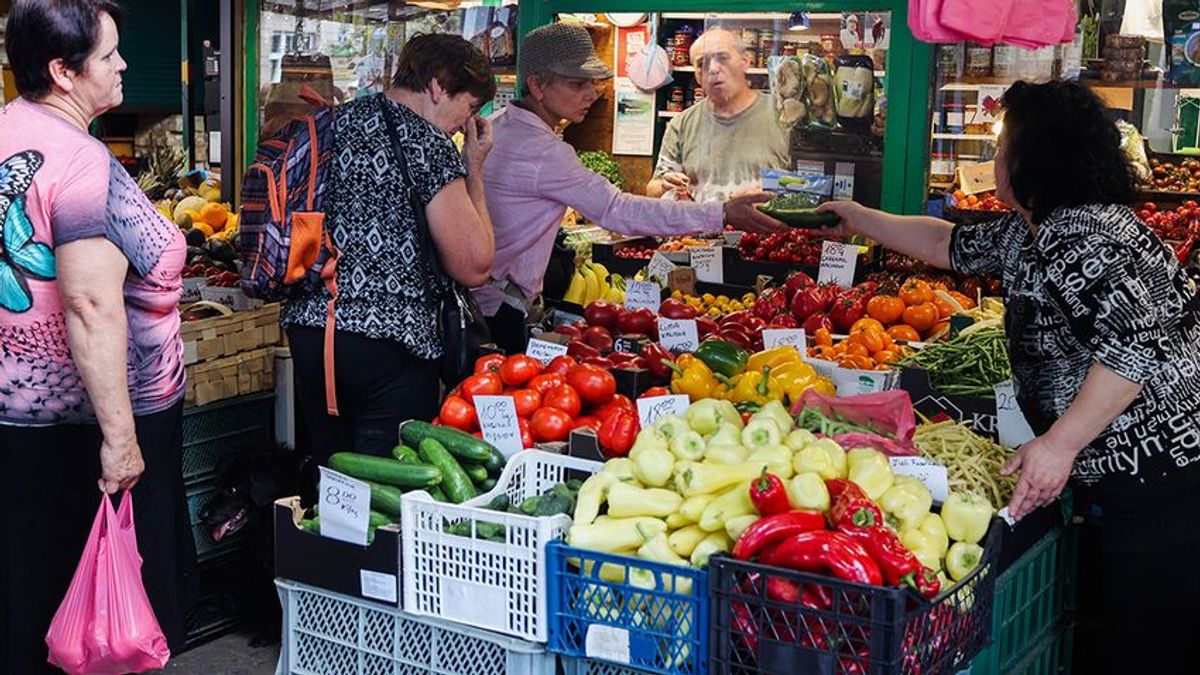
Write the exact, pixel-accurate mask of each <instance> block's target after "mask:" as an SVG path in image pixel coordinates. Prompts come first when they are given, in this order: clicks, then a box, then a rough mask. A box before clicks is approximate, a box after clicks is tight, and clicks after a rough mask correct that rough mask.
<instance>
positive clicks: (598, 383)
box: [567, 365, 617, 404]
mask: <svg viewBox="0 0 1200 675" xmlns="http://www.w3.org/2000/svg"><path fill="white" fill-rule="evenodd" d="M567 384H569V385H571V386H572V387H575V389H576V391H578V392H579V398H581V399H583V400H584V401H587V402H588V403H592V404H601V403H608V402H609V401H611V400H612V397H613V395H614V394H616V393H617V380H616V379H615V378H614V377H613V374H612V373H610V372H608V371H607V370H605V369H604V368H601V367H599V366H591V365H578V366H575V367H574V368H572V369H571V370H570V371H569V372H568V373H567Z"/></svg>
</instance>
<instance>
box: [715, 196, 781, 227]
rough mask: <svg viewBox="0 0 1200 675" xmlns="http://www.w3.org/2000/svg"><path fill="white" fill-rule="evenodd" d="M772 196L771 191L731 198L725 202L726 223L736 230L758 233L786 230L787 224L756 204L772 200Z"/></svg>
mask: <svg viewBox="0 0 1200 675" xmlns="http://www.w3.org/2000/svg"><path fill="white" fill-rule="evenodd" d="M771 197H772V195H771V193H769V192H750V193H747V194H742V195H738V196H737V197H732V198H730V200H729V201H727V202H725V224H726V225H729V226H730V227H732V228H734V229H736V230H743V231H745V232H756V233H758V234H771V233H772V232H782V231H783V230H786V229H787V225H785V224H784V223H781V222H780V221H778V220H776V219H775V218H772V217H771V216H768V215H767V214H765V213H763V212H762V211H760V210H759V209H757V208H756V207H755V205H756V204H763V203H766V202H769V201H771Z"/></svg>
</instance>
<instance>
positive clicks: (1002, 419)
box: [995, 380, 1036, 448]
mask: <svg viewBox="0 0 1200 675" xmlns="http://www.w3.org/2000/svg"><path fill="white" fill-rule="evenodd" d="M995 390H996V431H997V435H998V436H999V437H1000V445H1003V446H1004V447H1006V448H1019V447H1021V446H1022V445H1025V444H1026V443H1028V442H1029V441H1032V440H1033V439H1034V437H1035V436H1036V434H1034V433H1033V429H1032V428H1031V427H1030V426H1029V421H1028V420H1026V419H1025V413H1023V412H1021V406H1020V404H1018V403H1017V392H1016V389H1015V387H1013V382H1012V380H1005V381H1004V382H1001V383H1000V384H997V385H996V387H995Z"/></svg>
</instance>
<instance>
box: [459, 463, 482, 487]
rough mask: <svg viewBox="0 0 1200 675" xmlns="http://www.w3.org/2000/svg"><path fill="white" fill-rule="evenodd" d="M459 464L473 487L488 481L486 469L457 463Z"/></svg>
mask: <svg viewBox="0 0 1200 675" xmlns="http://www.w3.org/2000/svg"><path fill="white" fill-rule="evenodd" d="M459 464H460V465H461V466H462V469H463V471H464V472H466V474H467V478H470V479H471V482H472V483H474V484H475V485H479V484H480V483H482V482H483V481H485V480H487V479H488V472H487V469H485V468H483V467H482V466H479V465H478V464H470V463H467V462H459Z"/></svg>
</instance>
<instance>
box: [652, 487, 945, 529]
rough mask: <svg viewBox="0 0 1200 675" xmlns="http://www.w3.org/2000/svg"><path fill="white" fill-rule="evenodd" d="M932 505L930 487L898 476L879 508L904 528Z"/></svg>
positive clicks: (920, 518)
mask: <svg viewBox="0 0 1200 675" xmlns="http://www.w3.org/2000/svg"><path fill="white" fill-rule="evenodd" d="M931 506H933V495H932V494H931V493H930V492H929V488H927V487H925V484H924V483H922V482H921V481H920V480H918V479H916V478H913V477H912V476H896V479H895V480H894V481H893V482H892V487H890V488H888V490H887V492H885V493H883V496H882V497H880V498H879V508H881V509H883V511H884V512H885V513H889V514H891V515H893V516H896V518H898V519H899V520H900V523H901V526H902V527H903V528H911V527H915V526H918V525H920V524H921V522H922V521H923V520H925V516H926V515H928V513H929V508H930V507H931ZM647 515H651V514H647Z"/></svg>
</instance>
